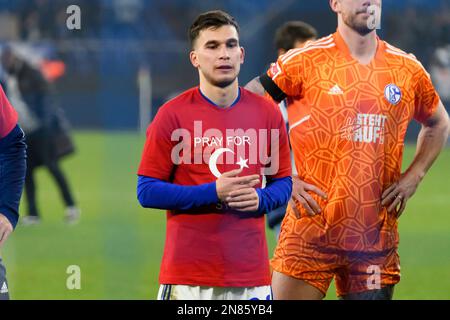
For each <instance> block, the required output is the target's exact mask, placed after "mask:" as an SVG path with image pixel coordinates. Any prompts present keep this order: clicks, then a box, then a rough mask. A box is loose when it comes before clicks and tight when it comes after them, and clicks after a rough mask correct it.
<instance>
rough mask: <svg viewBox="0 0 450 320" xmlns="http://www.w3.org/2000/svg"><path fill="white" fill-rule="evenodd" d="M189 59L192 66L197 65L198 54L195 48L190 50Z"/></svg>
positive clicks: (195, 66) (196, 66)
mask: <svg viewBox="0 0 450 320" xmlns="http://www.w3.org/2000/svg"><path fill="white" fill-rule="evenodd" d="M189 59H190V60H191V63H192V65H193V66H194V68H198V67H199V63H198V56H197V53H196V52H195V50H192V51H191V53H190V54H189Z"/></svg>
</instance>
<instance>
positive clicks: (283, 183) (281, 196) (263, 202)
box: [256, 176, 292, 214]
mask: <svg viewBox="0 0 450 320" xmlns="http://www.w3.org/2000/svg"><path fill="white" fill-rule="evenodd" d="M256 192H257V193H258V196H259V208H258V213H260V214H266V213H268V212H270V211H272V210H275V209H277V208H279V207H281V206H284V205H286V203H288V201H289V199H290V198H291V193H292V177H290V176H289V177H284V178H279V179H272V180H269V181H268V183H267V186H266V187H265V188H264V189H256Z"/></svg>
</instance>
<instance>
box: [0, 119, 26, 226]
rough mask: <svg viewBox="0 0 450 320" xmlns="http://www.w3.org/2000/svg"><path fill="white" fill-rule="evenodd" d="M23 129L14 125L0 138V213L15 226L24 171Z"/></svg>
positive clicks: (24, 146)
mask: <svg viewBox="0 0 450 320" xmlns="http://www.w3.org/2000/svg"><path fill="white" fill-rule="evenodd" d="M25 150H26V145H25V137H24V134H23V131H22V130H21V129H20V128H19V126H16V127H15V128H14V129H13V130H12V131H11V132H10V133H9V134H8V135H7V136H6V137H5V138H3V139H1V140H0V213H1V214H3V215H4V216H5V217H6V218H7V219H8V220H9V222H11V225H12V226H13V227H15V226H16V225H17V221H18V219H19V213H18V212H19V203H20V198H21V196H22V190H23V183H24V180H25V172H26V160H25V159H26V152H25Z"/></svg>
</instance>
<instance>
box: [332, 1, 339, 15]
mask: <svg viewBox="0 0 450 320" xmlns="http://www.w3.org/2000/svg"><path fill="white" fill-rule="evenodd" d="M330 7H331V10H333V11H334V12H336V13H338V12H339V0H330Z"/></svg>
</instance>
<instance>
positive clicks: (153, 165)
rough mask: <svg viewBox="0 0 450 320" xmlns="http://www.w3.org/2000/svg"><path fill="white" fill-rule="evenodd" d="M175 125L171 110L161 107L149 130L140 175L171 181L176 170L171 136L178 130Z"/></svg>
mask: <svg viewBox="0 0 450 320" xmlns="http://www.w3.org/2000/svg"><path fill="white" fill-rule="evenodd" d="M175 124H176V121H175V119H174V117H173V115H172V114H171V111H170V108H168V107H167V106H166V107H164V106H163V107H161V108H160V110H159V111H158V113H157V115H156V116H155V119H153V122H152V123H151V124H150V126H149V127H148V129H147V139H146V142H145V146H144V151H143V153H142V159H141V163H140V165H139V170H138V175H141V176H147V177H152V178H156V179H160V180H164V181H169V179H170V176H171V174H172V170H173V168H174V162H173V161H172V159H171V154H172V148H173V146H174V142H172V141H171V136H172V133H173V131H174V130H175V129H176V125H175Z"/></svg>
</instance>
